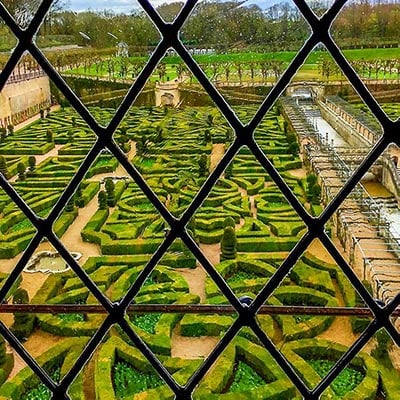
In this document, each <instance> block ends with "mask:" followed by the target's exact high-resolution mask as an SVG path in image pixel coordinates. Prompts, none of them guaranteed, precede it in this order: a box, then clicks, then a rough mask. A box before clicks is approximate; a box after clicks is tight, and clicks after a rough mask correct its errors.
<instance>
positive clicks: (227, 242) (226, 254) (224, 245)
mask: <svg viewBox="0 0 400 400" xmlns="http://www.w3.org/2000/svg"><path fill="white" fill-rule="evenodd" d="M236 247H237V240H236V233H235V229H234V228H233V227H232V226H227V227H226V228H225V229H224V234H223V235H222V239H221V257H220V258H221V261H223V260H232V259H234V258H236Z"/></svg>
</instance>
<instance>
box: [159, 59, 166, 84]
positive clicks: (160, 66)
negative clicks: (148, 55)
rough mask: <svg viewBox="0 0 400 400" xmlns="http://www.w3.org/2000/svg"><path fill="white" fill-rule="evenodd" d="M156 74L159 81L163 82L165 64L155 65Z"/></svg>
mask: <svg viewBox="0 0 400 400" xmlns="http://www.w3.org/2000/svg"><path fill="white" fill-rule="evenodd" d="M157 73H158V77H159V78H160V81H162V82H164V78H165V75H166V74H167V65H166V64H165V62H160V63H159V64H158V65H157Z"/></svg>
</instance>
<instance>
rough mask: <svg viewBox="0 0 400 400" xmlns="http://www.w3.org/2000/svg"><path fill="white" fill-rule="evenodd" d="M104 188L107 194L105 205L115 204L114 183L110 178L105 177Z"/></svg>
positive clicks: (112, 205)
mask: <svg viewBox="0 0 400 400" xmlns="http://www.w3.org/2000/svg"><path fill="white" fill-rule="evenodd" d="M104 186H105V189H106V194H107V205H108V206H109V207H114V206H115V184H114V181H113V180H112V179H111V178H107V179H106V183H105V185H104Z"/></svg>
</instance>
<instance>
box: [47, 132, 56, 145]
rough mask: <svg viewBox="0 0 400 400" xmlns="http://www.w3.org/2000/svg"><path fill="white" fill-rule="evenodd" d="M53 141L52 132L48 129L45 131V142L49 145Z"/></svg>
mask: <svg viewBox="0 0 400 400" xmlns="http://www.w3.org/2000/svg"><path fill="white" fill-rule="evenodd" d="M53 141H54V135H53V132H52V131H51V130H50V129H47V131H46V142H47V143H51V142H53Z"/></svg>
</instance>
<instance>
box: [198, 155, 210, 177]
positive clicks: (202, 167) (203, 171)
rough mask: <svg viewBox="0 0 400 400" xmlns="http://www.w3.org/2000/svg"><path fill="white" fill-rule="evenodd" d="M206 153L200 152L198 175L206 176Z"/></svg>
mask: <svg viewBox="0 0 400 400" xmlns="http://www.w3.org/2000/svg"><path fill="white" fill-rule="evenodd" d="M207 172H208V171H207V155H206V154H204V153H203V154H202V155H201V156H200V158H199V176H207Z"/></svg>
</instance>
